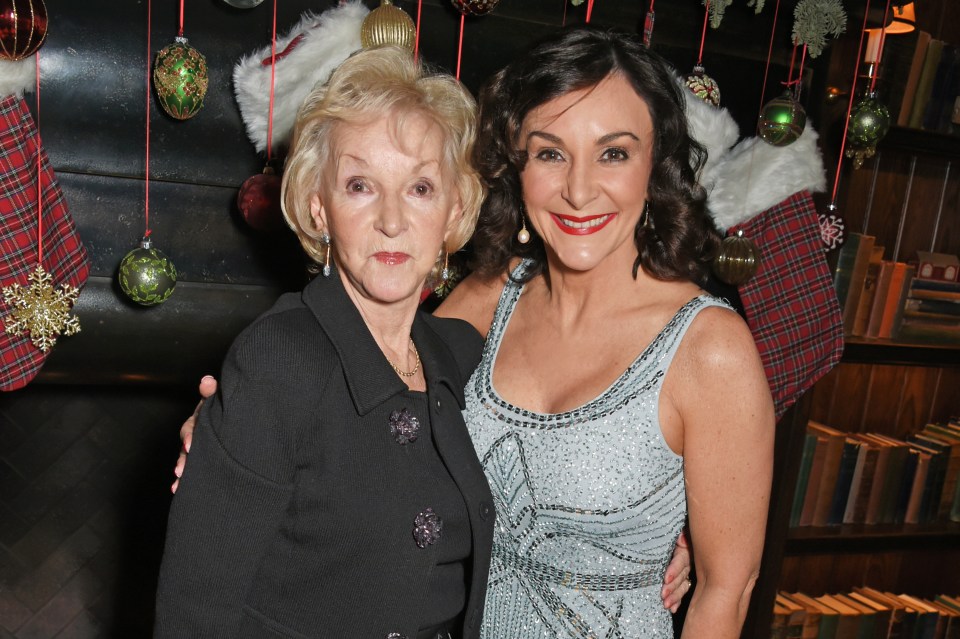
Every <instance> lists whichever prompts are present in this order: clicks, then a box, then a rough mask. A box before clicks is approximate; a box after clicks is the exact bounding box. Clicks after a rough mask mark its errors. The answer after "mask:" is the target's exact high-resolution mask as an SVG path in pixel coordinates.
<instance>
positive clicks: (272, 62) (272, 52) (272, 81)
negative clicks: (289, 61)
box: [180, 0, 277, 166]
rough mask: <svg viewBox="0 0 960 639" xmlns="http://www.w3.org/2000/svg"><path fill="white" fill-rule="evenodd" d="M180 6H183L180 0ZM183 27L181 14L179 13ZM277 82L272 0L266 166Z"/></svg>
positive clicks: (275, 13)
mask: <svg viewBox="0 0 960 639" xmlns="http://www.w3.org/2000/svg"><path fill="white" fill-rule="evenodd" d="M180 6H181V7H182V6H183V3H182V0H181V4H180ZM180 28H181V30H182V29H183V14H182V13H181V15H180ZM276 82H277V0H273V29H272V31H271V36H270V106H269V107H267V166H269V165H270V160H271V159H273V155H272V153H273V102H274V93H275V91H276Z"/></svg>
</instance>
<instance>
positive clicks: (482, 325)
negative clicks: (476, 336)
mask: <svg viewBox="0 0 960 639" xmlns="http://www.w3.org/2000/svg"><path fill="white" fill-rule="evenodd" d="M506 283H507V274H506V273H504V274H502V275H494V276H487V277H483V276H481V275H478V274H477V273H471V274H470V275H468V276H467V277H465V278H464V279H463V281H461V282H460V283H459V284H457V285H456V286H455V287H454V289H453V290H452V291H451V292H450V294H449V295H447V297H446V299H444V300H443V303H441V304H440V306H438V307H437V309H436V310H435V311H434V313H433V314H434V315H436V316H437V317H453V318H456V319H462V320H464V321H465V322H469V323H470V324H471V325H473V327H474V328H475V329H477V332H478V333H480V334H481V335H483V336H484V338H486V336H487V333H489V332H490V325H491V324H492V323H493V315H494V312H495V311H496V310H497V303H498V302H499V301H500V293H502V292H503V287H504V286H505V285H506Z"/></svg>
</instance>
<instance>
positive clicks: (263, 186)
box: [237, 167, 283, 231]
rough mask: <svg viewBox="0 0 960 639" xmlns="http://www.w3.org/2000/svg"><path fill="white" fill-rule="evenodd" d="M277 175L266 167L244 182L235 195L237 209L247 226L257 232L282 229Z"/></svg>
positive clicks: (278, 178) (279, 180) (278, 177)
mask: <svg viewBox="0 0 960 639" xmlns="http://www.w3.org/2000/svg"><path fill="white" fill-rule="evenodd" d="M280 183H281V179H280V176H279V175H275V174H274V173H273V169H271V168H270V167H267V168H266V169H264V171H263V173H260V174H259V175H254V176H252V177H249V178H247V179H246V180H244V182H243V185H241V186H240V192H239V193H238V194H237V208H239V209H240V213H242V214H243V219H244V220H246V222H247V224H248V225H249V226H250V227H251V228H254V229H256V230H258V231H275V230H277V229H280V228H283V211H282V210H281V209H280Z"/></svg>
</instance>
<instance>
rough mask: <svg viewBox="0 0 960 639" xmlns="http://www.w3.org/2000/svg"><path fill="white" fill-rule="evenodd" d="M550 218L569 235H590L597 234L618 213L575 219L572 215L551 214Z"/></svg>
mask: <svg viewBox="0 0 960 639" xmlns="http://www.w3.org/2000/svg"><path fill="white" fill-rule="evenodd" d="M550 217H552V218H553V221H554V222H556V224H557V226H558V227H560V230H561V231H563V232H564V233H567V234H569V235H590V234H592V233H596V232H597V231H599V230H600V229H602V228H603V227H605V226H606V225H607V224H609V223H610V221H611V220H612V219H613V218H614V217H616V213H605V214H603V215H591V216H588V217H573V216H571V215H560V214H559V213H551V214H550Z"/></svg>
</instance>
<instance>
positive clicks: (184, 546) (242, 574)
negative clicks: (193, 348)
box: [154, 320, 307, 639]
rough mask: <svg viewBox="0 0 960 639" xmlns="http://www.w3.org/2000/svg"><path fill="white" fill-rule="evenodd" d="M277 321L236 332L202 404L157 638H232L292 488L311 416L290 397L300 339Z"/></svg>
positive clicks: (175, 514)
mask: <svg viewBox="0 0 960 639" xmlns="http://www.w3.org/2000/svg"><path fill="white" fill-rule="evenodd" d="M277 324H282V323H281V322H278V321H277V320H270V321H266V322H260V323H259V324H257V325H255V326H253V327H251V328H250V329H248V330H247V331H246V332H245V333H244V334H242V335H241V337H240V338H238V340H237V342H235V343H234V345H233V347H231V350H230V353H229V354H228V356H227V359H226V361H225V363H224V367H223V371H222V372H221V379H220V389H221V392H220V393H218V395H217V397H216V399H215V400H214V401H210V402H207V405H205V406H204V409H203V410H202V411H201V415H200V419H199V421H198V424H197V428H196V429H195V432H194V436H193V443H192V446H191V450H190V455H189V458H188V463H187V465H186V468H185V470H184V474H183V477H182V478H181V480H180V487H179V489H178V490H177V494H176V496H175V497H174V500H173V504H172V506H171V510H170V518H169V521H168V526H167V539H166V544H165V548H164V557H163V563H162V565H161V569H160V579H159V584H158V590H157V614H156V625H155V635H154V636H155V637H156V638H157V639H167V638H170V639H174V638H177V639H182V638H183V637H211V638H212V637H224V638H228V637H229V638H232V637H236V636H237V635H238V633H239V626H240V622H241V619H242V615H243V605H244V601H245V599H246V595H247V592H248V590H249V589H250V587H251V583H252V581H253V579H254V578H255V575H256V572H257V568H258V566H259V563H260V560H261V557H262V556H263V554H264V550H265V549H266V548H267V547H268V546H269V544H270V543H271V540H272V539H273V538H274V536H275V535H276V533H277V529H278V527H279V525H280V522H281V519H282V517H283V516H284V513H285V510H286V509H287V506H288V502H289V500H290V498H291V496H292V494H293V477H294V472H295V466H296V462H295V450H296V444H297V438H298V433H297V429H296V425H297V422H298V421H302V420H303V419H306V418H307V416H306V415H305V414H304V412H303V409H302V407H298V406H297V405H296V404H298V402H296V401H293V400H292V399H291V397H290V394H291V392H292V391H291V390H289V389H290V387H291V384H290V383H289V380H288V379H287V377H288V376H289V375H290V371H291V368H292V369H296V368H297V362H296V360H293V361H291V360H289V359H288V356H289V355H290V351H291V346H293V347H299V346H301V345H302V342H303V340H302V336H301V338H300V339H297V338H296V337H295V336H293V335H291V334H290V331H288V330H283V329H281V328H278V326H277ZM302 399H304V398H301V400H302ZM303 403H305V402H303V401H301V402H299V404H303ZM291 404H293V405H291Z"/></svg>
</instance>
